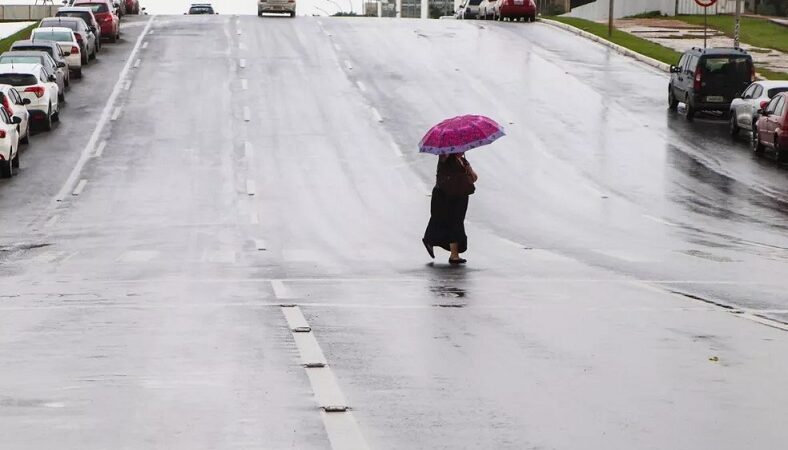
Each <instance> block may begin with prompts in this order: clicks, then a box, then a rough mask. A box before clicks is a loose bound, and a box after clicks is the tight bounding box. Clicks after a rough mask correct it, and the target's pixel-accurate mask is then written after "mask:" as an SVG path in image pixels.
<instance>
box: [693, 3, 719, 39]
mask: <svg viewBox="0 0 788 450" xmlns="http://www.w3.org/2000/svg"><path fill="white" fill-rule="evenodd" d="M695 3H697V4H698V5H699V6H702V7H703V48H706V30H707V29H708V28H709V19H708V12H709V6H712V5H714V4H715V3H717V0H695Z"/></svg>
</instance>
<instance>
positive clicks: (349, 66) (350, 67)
mask: <svg viewBox="0 0 788 450" xmlns="http://www.w3.org/2000/svg"><path fill="white" fill-rule="evenodd" d="M345 67H346V68H347V70H353V63H351V62H350V61H348V60H347V59H346V60H345Z"/></svg>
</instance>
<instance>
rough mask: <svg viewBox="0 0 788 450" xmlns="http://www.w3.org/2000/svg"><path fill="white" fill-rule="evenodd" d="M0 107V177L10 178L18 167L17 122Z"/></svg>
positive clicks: (15, 118)
mask: <svg viewBox="0 0 788 450" xmlns="http://www.w3.org/2000/svg"><path fill="white" fill-rule="evenodd" d="M20 122H21V120H20V119H19V118H18V117H11V116H10V115H9V114H8V113H7V112H6V110H5V108H0V177H2V178H11V177H12V176H14V172H16V169H18V168H19V130H18V129H19V123H20Z"/></svg>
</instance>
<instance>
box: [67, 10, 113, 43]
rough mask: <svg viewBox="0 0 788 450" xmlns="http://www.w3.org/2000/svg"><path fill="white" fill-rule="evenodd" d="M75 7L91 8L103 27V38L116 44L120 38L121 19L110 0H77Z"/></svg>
mask: <svg viewBox="0 0 788 450" xmlns="http://www.w3.org/2000/svg"><path fill="white" fill-rule="evenodd" d="M74 6H75V7H77V6H78V7H84V8H90V9H91V11H93V15H94V16H96V20H97V21H98V23H99V27H101V38H102V39H109V41H110V42H116V41H117V40H118V38H119V37H120V18H119V17H118V16H117V15H116V14H115V13H114V12H113V11H114V7H113V5H112V4H111V3H110V2H109V0H75V1H74Z"/></svg>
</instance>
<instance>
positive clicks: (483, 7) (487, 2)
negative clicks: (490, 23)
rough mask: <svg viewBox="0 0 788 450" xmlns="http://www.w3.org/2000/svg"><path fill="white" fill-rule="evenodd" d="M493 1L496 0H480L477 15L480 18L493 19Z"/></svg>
mask: <svg viewBox="0 0 788 450" xmlns="http://www.w3.org/2000/svg"><path fill="white" fill-rule="evenodd" d="M495 1H496V0H482V1H481V3H479V15H478V17H479V18H480V19H482V20H493V19H495Z"/></svg>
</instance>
